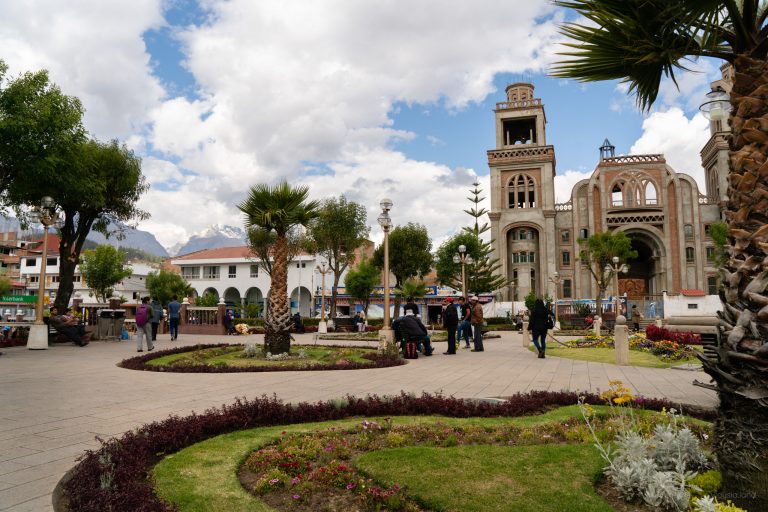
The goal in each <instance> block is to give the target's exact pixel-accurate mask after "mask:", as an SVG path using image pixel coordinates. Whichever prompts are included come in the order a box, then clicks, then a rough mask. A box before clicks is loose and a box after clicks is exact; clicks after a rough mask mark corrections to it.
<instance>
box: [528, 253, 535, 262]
mask: <svg viewBox="0 0 768 512" xmlns="http://www.w3.org/2000/svg"><path fill="white" fill-rule="evenodd" d="M528 263H536V253H535V252H529V253H528Z"/></svg>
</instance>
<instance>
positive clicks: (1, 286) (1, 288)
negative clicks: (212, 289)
mask: <svg viewBox="0 0 768 512" xmlns="http://www.w3.org/2000/svg"><path fill="white" fill-rule="evenodd" d="M10 292H11V280H10V279H9V278H8V276H0V295H8V294H9V293H10Z"/></svg>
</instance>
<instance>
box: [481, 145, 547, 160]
mask: <svg viewBox="0 0 768 512" xmlns="http://www.w3.org/2000/svg"><path fill="white" fill-rule="evenodd" d="M554 156H555V149H554V148H553V147H552V146H533V147H524V148H513V149H492V150H490V151H488V163H489V164H493V163H495V162H496V161H498V162H499V163H501V162H504V161H508V160H523V159H525V160H530V159H532V158H534V159H536V157H538V159H541V160H549V159H551V158H554Z"/></svg>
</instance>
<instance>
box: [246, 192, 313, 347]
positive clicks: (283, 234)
mask: <svg viewBox="0 0 768 512" xmlns="http://www.w3.org/2000/svg"><path fill="white" fill-rule="evenodd" d="M308 194H309V187H306V186H301V187H291V186H290V185H288V182H286V181H283V182H281V183H279V184H277V185H275V186H274V187H270V186H269V185H266V184H259V185H254V186H253V187H251V190H250V192H249V194H248V198H247V199H246V200H245V201H244V202H242V203H241V204H239V205H237V207H238V208H239V209H240V210H241V211H242V212H243V213H244V214H245V227H246V229H247V230H250V229H251V228H261V229H263V230H266V231H269V232H274V233H275V242H274V248H273V250H272V256H273V262H272V273H271V278H272V283H271V285H270V289H269V313H268V315H267V318H266V320H265V321H264V330H265V335H264V350H265V351H268V352H271V353H273V354H282V353H283V352H289V351H290V350H291V335H290V332H289V330H290V327H291V309H290V307H289V304H288V258H289V247H288V233H289V232H290V231H291V229H292V228H294V227H296V226H306V225H307V224H308V223H309V221H311V220H312V219H314V218H315V217H316V216H317V208H318V206H319V203H318V202H317V201H308V202H307V195H308Z"/></svg>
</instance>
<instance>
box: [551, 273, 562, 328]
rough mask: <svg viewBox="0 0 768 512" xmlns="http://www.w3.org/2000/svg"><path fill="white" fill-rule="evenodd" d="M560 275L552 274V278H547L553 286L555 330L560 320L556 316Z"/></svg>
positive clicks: (558, 326)
mask: <svg viewBox="0 0 768 512" xmlns="http://www.w3.org/2000/svg"><path fill="white" fill-rule="evenodd" d="M560 278H561V277H560V274H558V273H557V272H555V273H554V274H552V277H550V278H549V282H551V283H552V284H554V285H555V297H554V306H555V328H556V329H559V328H560V318H559V317H558V315H557V296H558V293H559V292H560Z"/></svg>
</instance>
